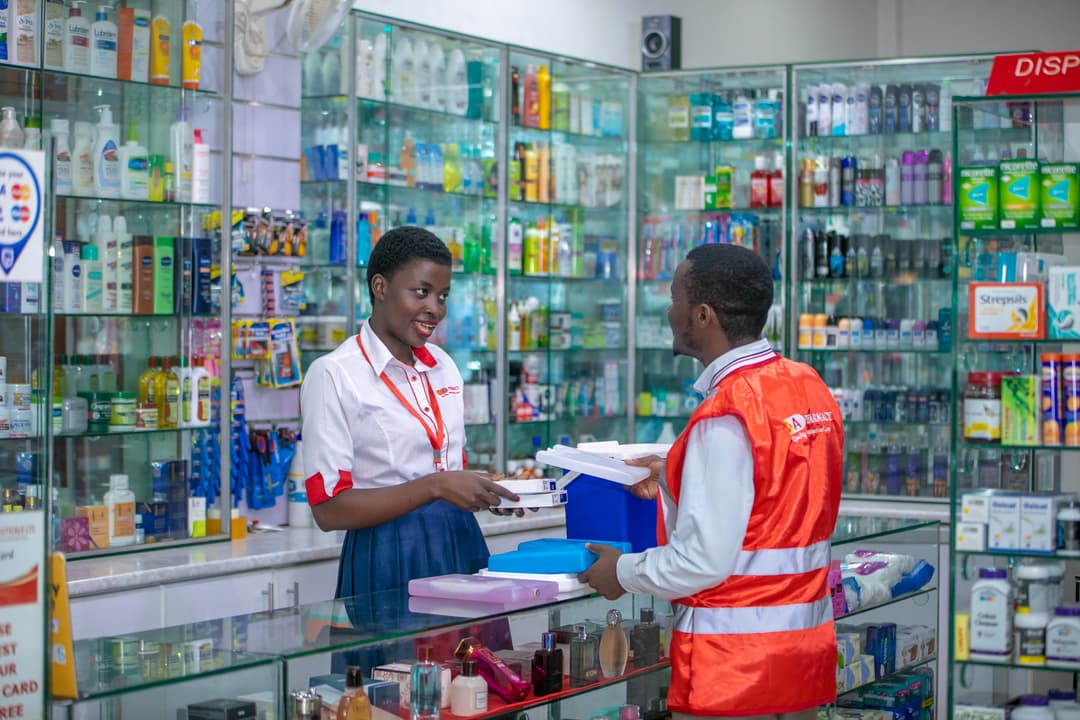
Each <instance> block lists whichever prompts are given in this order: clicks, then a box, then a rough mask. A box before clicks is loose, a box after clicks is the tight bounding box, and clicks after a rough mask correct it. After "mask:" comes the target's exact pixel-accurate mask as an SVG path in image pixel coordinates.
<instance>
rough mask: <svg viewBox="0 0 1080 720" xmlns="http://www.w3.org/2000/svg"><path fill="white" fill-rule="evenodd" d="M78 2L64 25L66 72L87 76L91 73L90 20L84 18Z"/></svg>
mask: <svg viewBox="0 0 1080 720" xmlns="http://www.w3.org/2000/svg"><path fill="white" fill-rule="evenodd" d="M80 5H82V3H81V2H79V1H78V0H76V1H75V2H73V3H72V4H71V8H70V9H69V10H68V18H67V21H66V22H65V23H64V70H66V71H67V72H70V73H78V74H82V75H86V74H88V73H89V72H90V25H91V23H90V19H89V18H85V17H83V14H82V8H81V7H80Z"/></svg>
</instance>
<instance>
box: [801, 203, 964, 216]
mask: <svg viewBox="0 0 1080 720" xmlns="http://www.w3.org/2000/svg"><path fill="white" fill-rule="evenodd" d="M952 209H953V206H952V205H931V204H927V205H870V206H864V207H856V206H847V205H839V206H836V207H800V208H799V209H798V213H799V215H909V214H914V213H928V214H934V215H943V216H944V215H951V214H952Z"/></svg>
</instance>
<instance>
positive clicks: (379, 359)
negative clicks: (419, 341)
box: [360, 323, 439, 375]
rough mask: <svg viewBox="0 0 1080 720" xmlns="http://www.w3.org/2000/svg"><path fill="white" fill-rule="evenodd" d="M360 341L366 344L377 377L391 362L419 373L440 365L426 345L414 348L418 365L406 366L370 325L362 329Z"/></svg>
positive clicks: (365, 347) (367, 324) (364, 325)
mask: <svg viewBox="0 0 1080 720" xmlns="http://www.w3.org/2000/svg"><path fill="white" fill-rule="evenodd" d="M360 341H361V342H363V343H364V350H366V351H367V354H368V357H369V358H370V359H371V367H372V368H373V369H374V370H375V374H376V375H382V374H383V371H385V370H386V366H387V365H389V364H390V363H391V362H394V363H397V364H398V365H401V366H404V367H409V368H412V369H414V370H416V371H417V372H426V371H428V370H433V369H434V368H435V366H436V365H438V364H439V361H438V360H437V359H436V358H435V356H434V355H433V354H432V353H431V351H430V350H428V348H427V345H424V346H423V347H414V348H413V357H414V358H416V364H415V365H406V364H405V363H403V362H401V361H400V360H398V359H397V358H395V357H394V356H393V355H392V354H390V350H388V349H387V347H386V345H384V344H383V341H382V340H380V339H379V336H378V335H376V334H375V331H374V330H372V329H371V325H370V324H369V323H364V324H363V325H362V326H361V327H360Z"/></svg>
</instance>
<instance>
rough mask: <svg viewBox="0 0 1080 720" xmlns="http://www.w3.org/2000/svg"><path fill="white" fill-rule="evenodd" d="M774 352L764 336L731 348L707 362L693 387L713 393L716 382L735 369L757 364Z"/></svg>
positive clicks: (707, 393)
mask: <svg viewBox="0 0 1080 720" xmlns="http://www.w3.org/2000/svg"><path fill="white" fill-rule="evenodd" d="M775 354H776V352H775V351H774V350H773V349H772V346H771V345H769V341H768V340H766V339H765V338H761V339H760V340H755V341H754V342H752V343H749V344H747V345H740V346H739V347H737V348H732V349H731V350H728V351H727V352H726V353H724V354H723V355H721V356H720V357H718V358H716V359H715V360H713V361H712V362H711V363H709V366H708V367H707V368H705V372H703V373H701V375H699V376H698V379H697V382H695V383H694V389H695V390H697V391H698V393H700V394H701V395H704V396H705V397H708V396H709V395H711V394H712V393H713V391H714V389H715V388H716V384H717V383H718V382H720V381H721V380H723V379H724V378H725V377H727V376H728V375H730V374H731V373H732V372H734V371H735V370H738V369H739V368H741V367H746V366H747V365H757V364H758V363H760V362H763V361H765V360H768V359H769V358H771V357H772V356H773V355H775Z"/></svg>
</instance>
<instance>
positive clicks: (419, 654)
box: [416, 645, 431, 663]
mask: <svg viewBox="0 0 1080 720" xmlns="http://www.w3.org/2000/svg"><path fill="white" fill-rule="evenodd" d="M416 661H417V662H422V663H429V662H431V647H430V646H428V645H425V646H423V647H421V648H417V650H416Z"/></svg>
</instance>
